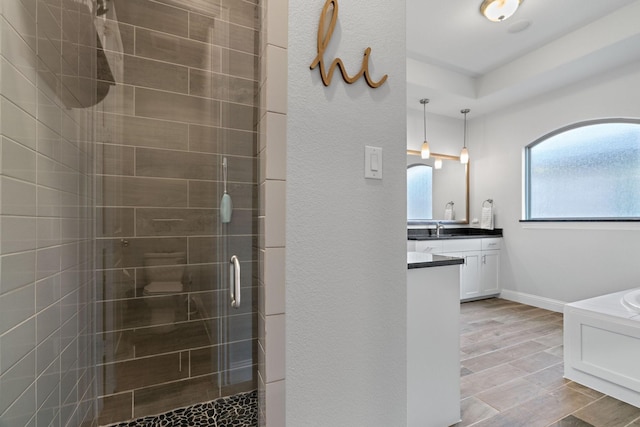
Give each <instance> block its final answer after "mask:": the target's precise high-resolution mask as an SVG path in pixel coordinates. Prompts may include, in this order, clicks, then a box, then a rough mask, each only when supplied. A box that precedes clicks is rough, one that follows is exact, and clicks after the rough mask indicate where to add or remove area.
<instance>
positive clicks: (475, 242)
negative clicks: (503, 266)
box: [442, 239, 482, 253]
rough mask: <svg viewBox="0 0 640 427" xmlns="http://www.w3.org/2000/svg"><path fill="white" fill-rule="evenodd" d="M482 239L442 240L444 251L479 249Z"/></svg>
mask: <svg viewBox="0 0 640 427" xmlns="http://www.w3.org/2000/svg"><path fill="white" fill-rule="evenodd" d="M481 248H482V239H452V240H443V241H442V252H443V253H446V252H464V251H479V250H481Z"/></svg>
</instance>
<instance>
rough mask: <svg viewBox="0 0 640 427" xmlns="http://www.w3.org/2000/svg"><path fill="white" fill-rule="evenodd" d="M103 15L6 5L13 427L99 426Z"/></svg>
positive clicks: (7, 356)
mask: <svg viewBox="0 0 640 427" xmlns="http://www.w3.org/2000/svg"><path fill="white" fill-rule="evenodd" d="M92 6H93V5H92V4H91V2H88V1H87V2H83V1H78V0H57V1H43V0H2V1H1V3H0V40H1V44H0V76H1V78H0V133H1V136H0V139H1V140H0V147H1V149H0V189H1V191H0V193H1V200H0V230H1V231H0V233H1V239H0V276H1V277H0V425H2V426H20V427H22V426H49V425H56V426H61V425H65V426H66V425H69V426H78V425H85V424H86V425H91V422H92V420H93V418H94V402H95V392H94V390H95V370H94V368H93V361H94V359H95V356H94V350H93V349H94V346H93V336H94V335H93V334H94V328H95V324H94V321H93V319H94V313H93V304H92V301H93V298H94V295H93V292H94V291H93V289H94V282H93V277H94V276H93V264H92V263H93V229H94V223H93V212H94V211H93V209H91V206H93V204H94V200H93V178H92V176H93V150H94V147H93V142H92V137H93V128H92V123H93V107H92V104H93V103H95V99H94V97H95V93H96V85H95V72H96V49H95V44H94V42H95V40H96V36H95V29H94V26H93V10H92V9H93V7H92ZM36 16H37V17H38V19H37V20H36Z"/></svg>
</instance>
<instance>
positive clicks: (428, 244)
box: [410, 237, 502, 301]
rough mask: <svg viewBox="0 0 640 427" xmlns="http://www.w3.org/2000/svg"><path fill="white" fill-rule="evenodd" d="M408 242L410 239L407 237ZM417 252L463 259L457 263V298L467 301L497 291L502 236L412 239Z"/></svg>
mask: <svg viewBox="0 0 640 427" xmlns="http://www.w3.org/2000/svg"><path fill="white" fill-rule="evenodd" d="M410 242H411V241H410ZM413 242H414V244H415V250H416V251H417V252H429V253H434V254H441V255H447V256H453V257H459V258H462V259H464V264H463V265H461V266H460V300H461V301H469V300H473V299H480V298H485V297H489V296H493V295H497V294H499V293H500V283H499V280H498V276H499V271H500V249H501V246H502V238H501V237H488V238H475V239H441V240H414V241H413Z"/></svg>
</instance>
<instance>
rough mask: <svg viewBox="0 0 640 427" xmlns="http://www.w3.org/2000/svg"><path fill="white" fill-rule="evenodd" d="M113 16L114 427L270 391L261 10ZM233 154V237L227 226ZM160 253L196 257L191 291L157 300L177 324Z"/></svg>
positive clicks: (106, 153) (100, 194)
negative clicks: (149, 289) (237, 266)
mask: <svg viewBox="0 0 640 427" xmlns="http://www.w3.org/2000/svg"><path fill="white" fill-rule="evenodd" d="M109 7H110V10H109V12H108V13H107V14H106V15H105V18H106V19H105V20H102V21H101V22H100V26H101V29H102V31H103V34H104V40H103V43H102V44H103V46H104V48H105V51H106V56H107V59H108V62H109V64H110V68H111V71H112V73H113V75H114V77H115V81H116V85H115V86H114V87H113V88H112V90H111V91H110V92H109V95H108V96H107V97H106V98H105V100H104V101H103V102H102V103H101V104H100V105H99V107H98V109H99V112H98V117H97V129H96V132H97V140H98V142H99V144H98V145H97V152H98V157H99V158H100V161H99V162H98V163H99V166H98V169H99V170H98V178H99V185H98V190H97V198H98V224H99V226H98V231H97V233H98V236H97V249H96V250H97V263H98V282H99V283H98V308H97V310H98V312H99V316H100V319H101V324H100V328H99V329H100V330H99V334H98V343H99V347H100V350H99V356H100V360H99V375H100V385H99V390H98V393H99V395H100V398H99V400H98V407H99V413H100V416H99V423H100V424H107V423H112V422H117V421H122V420H127V419H132V418H137V417H142V416H146V415H151V414H157V413H161V412H165V411H169V410H171V409H174V408H177V407H182V406H187V405H190V404H193V403H198V402H203V401H208V400H213V399H215V398H218V397H220V396H225V395H229V394H232V393H235V392H241V391H248V390H252V389H255V388H256V387H257V380H256V376H255V373H254V372H255V368H256V365H257V357H256V347H257V344H256V340H257V337H256V336H255V335H256V332H255V331H256V330H257V293H258V291H257V289H258V287H257V274H258V273H257V268H255V266H256V265H257V263H256V262H253V261H251V260H256V259H257V220H256V218H257V213H258V212H257V207H256V206H257V186H256V181H257V168H258V165H257V161H256V144H257V143H256V140H257V132H256V131H255V128H256V123H257V113H258V109H257V101H258V95H257V85H258V75H259V70H258V60H257V54H256V52H257V48H258V27H259V13H258V4H257V0H256V1H244V0H155V1H151V0H113V1H111V2H109ZM223 156H224V157H226V158H227V159H228V163H229V177H228V178H229V184H228V192H229V194H230V195H231V197H232V200H233V206H234V211H233V217H232V221H231V223H230V224H228V225H222V224H221V223H220V221H219V218H218V206H219V201H220V198H221V196H222V189H223V187H222V182H221V179H222V171H221V163H222V158H223ZM223 233H225V234H228V235H229V237H228V238H223V237H222V234H223ZM150 252H156V253H157V252H181V253H184V254H185V258H184V264H183V265H179V266H178V267H179V268H184V274H183V280H182V282H183V284H184V291H183V292H182V293H181V294H179V295H177V296H176V295H168V296H156V297H153V300H154V301H155V302H158V303H159V302H164V303H165V304H166V305H167V306H168V307H173V308H172V309H171V310H172V311H173V314H174V316H175V317H174V322H173V323H172V324H169V325H168V324H166V323H164V322H166V320H162V319H161V318H159V317H154V316H152V315H151V313H152V308H150V307H149V304H148V302H149V300H150V298H149V297H145V295H144V287H145V286H146V285H147V284H148V283H149V277H150V274H153V273H154V272H155V273H158V274H159V275H161V274H162V272H163V271H165V272H166V271H167V270H166V269H167V268H171V267H149V266H148V265H146V264H145V257H144V254H145V253H150ZM232 254H237V255H238V256H239V258H240V260H241V264H242V276H243V280H242V282H243V286H244V288H243V290H242V307H241V308H240V309H238V310H235V309H231V308H230V306H229V302H228V301H229V293H228V268H229V267H228V266H229V258H230V256H231V255H232Z"/></svg>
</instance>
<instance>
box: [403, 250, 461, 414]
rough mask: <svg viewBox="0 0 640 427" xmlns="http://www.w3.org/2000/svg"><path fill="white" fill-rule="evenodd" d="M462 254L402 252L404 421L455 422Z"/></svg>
mask: <svg viewBox="0 0 640 427" xmlns="http://www.w3.org/2000/svg"><path fill="white" fill-rule="evenodd" d="M463 262H464V260H463V259H462V258H455V257H448V256H442V255H434V254H430V253H421V252H407V267H408V271H407V425H408V426H409V427H442V426H448V425H452V424H455V423H457V422H458V421H460V340H459V330H458V327H459V326H458V322H459V317H460V301H459V283H460V264H462V263H463Z"/></svg>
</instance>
